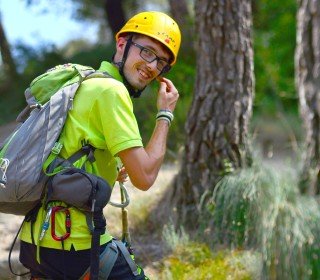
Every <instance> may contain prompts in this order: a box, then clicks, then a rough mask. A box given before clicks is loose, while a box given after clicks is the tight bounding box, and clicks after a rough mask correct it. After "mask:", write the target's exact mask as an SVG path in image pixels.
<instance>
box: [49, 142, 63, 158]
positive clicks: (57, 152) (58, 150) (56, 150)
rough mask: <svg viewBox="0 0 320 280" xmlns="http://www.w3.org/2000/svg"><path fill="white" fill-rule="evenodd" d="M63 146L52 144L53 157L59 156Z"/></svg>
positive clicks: (57, 143)
mask: <svg viewBox="0 0 320 280" xmlns="http://www.w3.org/2000/svg"><path fill="white" fill-rule="evenodd" d="M62 147H63V145H62V144H61V143H59V142H56V143H54V146H53V148H52V149H51V152H52V153H53V154H55V155H58V154H60V151H61V149H62Z"/></svg>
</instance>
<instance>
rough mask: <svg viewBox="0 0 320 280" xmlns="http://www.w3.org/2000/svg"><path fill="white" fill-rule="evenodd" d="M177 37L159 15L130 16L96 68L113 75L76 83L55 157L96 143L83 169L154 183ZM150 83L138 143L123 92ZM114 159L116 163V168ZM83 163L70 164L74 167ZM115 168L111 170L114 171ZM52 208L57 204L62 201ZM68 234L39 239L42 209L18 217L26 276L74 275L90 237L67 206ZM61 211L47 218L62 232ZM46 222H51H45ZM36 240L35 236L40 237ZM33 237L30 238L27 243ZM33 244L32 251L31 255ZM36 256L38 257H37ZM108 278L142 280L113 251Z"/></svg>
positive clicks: (144, 186)
mask: <svg viewBox="0 0 320 280" xmlns="http://www.w3.org/2000/svg"><path fill="white" fill-rule="evenodd" d="M180 41H181V34H180V31H179V27H178V25H177V24H176V22H175V21H174V20H173V19H171V18H170V17H169V16H167V15H166V14H164V13H160V12H143V13H139V14H137V15H135V16H134V17H132V18H131V19H130V20H129V21H128V22H127V23H126V24H125V26H124V27H123V28H122V29H121V30H120V31H119V32H118V34H117V35H116V53H115V55H114V57H113V61H112V63H108V62H102V64H101V67H100V70H101V71H104V72H107V73H109V74H110V75H111V76H112V77H113V78H91V79H88V80H85V81H84V82H83V83H82V84H81V87H80V89H79V90H78V93H77V95H76V98H75V100H74V103H73V109H72V110H70V111H69V113H68V118H67V120H66V123H65V125H64V128H63V131H62V134H61V137H60V140H61V142H62V143H63V148H62V150H61V152H60V156H61V157H63V158H68V157H69V156H71V155H72V154H74V153H75V152H76V151H78V150H79V149H80V148H81V143H82V142H83V141H85V142H87V143H90V144H91V145H92V146H94V147H95V148H96V150H95V152H94V157H95V162H94V163H92V164H91V165H89V166H86V170H87V171H88V172H90V173H93V174H96V175H99V176H101V177H103V178H104V179H105V180H106V181H107V182H108V183H109V184H110V185H113V184H114V183H115V181H116V179H117V177H118V180H120V181H123V180H124V179H125V177H126V175H128V176H129V177H130V180H131V182H132V184H133V185H134V186H135V187H137V188H138V189H140V190H148V189H149V188H150V187H151V186H152V184H153V183H154V181H155V179H156V177H157V175H158V172H159V169H160V167H161V164H162V162H163V159H164V155H165V151H166V138H167V134H168V131H169V126H170V123H171V121H172V120H173V112H174V109H175V106H176V103H177V100H178V97H179V94H178V91H177V89H176V88H175V86H174V84H173V83H172V82H171V81H170V80H168V79H166V78H164V77H162V74H164V73H166V72H168V71H169V69H170V67H171V66H172V65H173V64H174V63H175V62H176V59H177V55H178V51H179V47H180ZM153 80H157V81H158V83H159V90H158V93H157V94H158V98H157V109H158V113H157V114H156V119H155V128H154V132H153V134H152V136H151V138H150V140H149V142H148V144H147V145H146V146H145V147H144V146H143V144H142V140H141V136H140V133H139V129H138V125H137V122H136V118H135V116H134V113H133V108H132V101H131V98H130V95H131V96H135V97H137V96H139V95H140V94H141V92H142V91H143V89H144V88H145V87H146V86H147V85H148V84H150V83H151V82H152V81H153ZM117 157H118V158H120V160H121V162H122V164H123V168H122V169H120V170H121V172H120V173H118V171H117V167H118V168H119V166H117V162H118V160H117ZM82 163H83V161H82V160H79V161H77V162H76V163H75V165H76V166H77V167H80V166H81V165H82ZM118 170H119V169H118ZM54 205H59V206H61V205H62V206H63V207H64V206H65V205H64V204H63V203H62V202H56V203H55V204H54ZM68 211H69V212H68V213H69V214H70V219H71V231H70V236H68V238H66V239H65V240H64V241H63V242H58V241H56V240H54V238H53V236H52V234H50V228H49V230H47V231H46V233H45V235H44V236H43V237H42V238H40V237H39V236H40V232H41V226H42V224H43V221H44V219H45V216H46V212H45V209H44V208H41V209H40V210H39V212H38V214H37V219H36V221H35V222H34V223H33V224H32V226H31V223H30V222H25V223H24V225H23V228H22V231H21V234H20V239H21V250H20V261H21V262H22V264H23V265H24V266H25V267H27V268H28V269H30V271H31V275H32V279H79V278H80V277H81V276H82V275H83V274H84V272H85V271H86V270H87V269H88V267H89V266H90V246H91V245H90V241H91V234H90V231H89V229H88V227H87V222H86V217H85V215H84V214H83V213H82V212H81V211H79V210H77V209H76V208H73V207H69V208H68ZM65 219H66V217H65V213H57V215H56V216H55V231H56V234H57V235H61V236H62V235H63V234H64V233H65V231H66V228H65ZM50 226H51V227H52V225H50ZM40 239H41V240H40ZM32 240H34V243H35V244H33V242H32ZM111 240H112V237H111V236H110V234H109V233H108V232H106V233H105V234H103V235H101V238H100V245H101V249H100V252H103V251H104V249H105V248H106V244H108V243H109V242H111ZM37 249H38V253H39V252H40V253H39V254H37ZM37 256H39V257H40V259H38V260H37ZM108 279H119V280H120V279H121V280H126V279H147V278H145V276H144V273H143V271H142V270H141V269H139V275H136V276H134V275H133V274H132V271H131V269H130V267H129V265H128V263H127V262H126V260H125V259H124V257H123V254H122V253H121V252H120V254H119V256H118V259H117V261H116V263H115V265H114V267H113V269H112V271H111V273H110V276H109V278H108Z"/></svg>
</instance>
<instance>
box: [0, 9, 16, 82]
mask: <svg viewBox="0 0 320 280" xmlns="http://www.w3.org/2000/svg"><path fill="white" fill-rule="evenodd" d="M0 51H1V58H2V63H3V66H4V71H5V73H6V75H7V77H8V79H9V80H11V81H12V80H15V78H16V77H17V69H16V65H15V63H14V60H13V58H12V54H11V50H10V45H9V43H8V40H7V36H6V33H5V31H4V28H3V25H2V19H1V15H0Z"/></svg>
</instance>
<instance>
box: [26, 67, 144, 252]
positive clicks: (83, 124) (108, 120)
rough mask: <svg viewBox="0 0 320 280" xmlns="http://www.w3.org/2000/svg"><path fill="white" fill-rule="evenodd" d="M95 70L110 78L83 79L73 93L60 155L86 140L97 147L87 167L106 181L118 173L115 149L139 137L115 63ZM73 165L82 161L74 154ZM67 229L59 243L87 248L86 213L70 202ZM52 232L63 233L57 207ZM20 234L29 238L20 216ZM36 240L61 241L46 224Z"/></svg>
mask: <svg viewBox="0 0 320 280" xmlns="http://www.w3.org/2000/svg"><path fill="white" fill-rule="evenodd" d="M100 70H102V71H106V72H108V73H109V74H110V75H111V76H112V77H113V78H92V79H88V80H85V81H84V82H83V83H82V84H81V86H80V88H79V90H78V92H77V94H76V97H75V99H74V103H73V108H72V109H71V110H70V111H69V113H68V117H67V120H66V123H65V125H64V129H63V133H62V135H63V137H62V140H63V141H62V142H63V145H64V146H63V148H62V150H61V153H60V155H61V156H62V157H63V158H67V157H69V156H71V155H72V154H74V153H75V152H76V151H78V150H79V149H80V148H81V142H82V141H83V140H86V141H87V142H89V143H90V144H91V145H92V146H94V147H95V148H96V150H95V152H94V155H95V159H96V161H95V162H94V163H93V164H92V166H90V165H88V166H87V167H88V169H87V171H88V172H91V173H93V174H96V175H99V176H101V177H103V178H104V179H105V180H106V181H107V182H108V183H109V184H110V185H111V186H113V185H114V183H115V180H116V178H117V162H118V161H117V158H116V156H117V154H118V153H119V152H120V151H123V150H126V149H128V148H132V147H141V146H142V140H141V136H140V133H139V129H138V125H137V121H136V118H135V116H134V114H133V106H132V101H131V98H130V95H129V93H128V91H127V89H126V87H125V86H124V84H123V83H122V78H121V76H120V74H119V72H118V69H117V68H116V67H115V66H114V65H112V64H110V63H108V62H102V64H101V67H100ZM75 165H76V166H77V167H80V166H81V165H82V161H81V160H79V161H78V162H77V163H76V164H75ZM58 204H61V203H58ZM45 214H46V213H45V210H44V209H40V211H39V213H38V216H37V220H36V222H35V224H34V238H35V241H36V242H38V239H39V238H38V236H39V234H40V232H41V227H42V223H43V220H44V216H45ZM70 215H71V235H70V237H69V238H67V239H66V240H65V241H64V249H65V250H70V248H71V246H72V245H73V247H74V248H75V250H83V249H89V248H90V247H91V246H90V245H91V234H90V231H89V229H88V226H87V222H86V218H85V215H84V214H83V213H82V212H81V211H79V210H77V209H76V208H73V207H71V208H70ZM55 221H56V225H55V231H56V235H64V233H65V214H64V213H57V215H56V219H55ZM20 238H21V240H23V241H25V242H29V243H31V242H32V240H31V229H30V223H29V222H25V223H24V225H23V228H22V231H21V234H20ZM111 238H112V237H111V235H110V234H109V233H108V232H106V233H105V234H104V235H102V236H101V239H100V243H101V244H104V243H106V242H108V241H110V240H111ZM40 246H43V247H47V248H55V249H61V248H62V246H61V242H59V241H55V240H54V239H53V238H52V236H51V225H50V227H49V229H48V230H47V231H46V234H45V236H44V238H43V239H42V240H41V241H40Z"/></svg>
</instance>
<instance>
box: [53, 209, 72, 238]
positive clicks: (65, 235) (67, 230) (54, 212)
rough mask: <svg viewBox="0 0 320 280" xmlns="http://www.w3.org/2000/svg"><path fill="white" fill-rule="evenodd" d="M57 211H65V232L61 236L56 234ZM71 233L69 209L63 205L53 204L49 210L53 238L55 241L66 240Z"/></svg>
mask: <svg viewBox="0 0 320 280" xmlns="http://www.w3.org/2000/svg"><path fill="white" fill-rule="evenodd" d="M57 212H65V214H66V221H65V226H66V233H65V234H64V235H62V236H57V235H56V221H55V220H56V213H57ZM70 233H71V218H70V211H69V209H68V208H67V207H63V206H54V207H52V210H51V236H52V238H53V239H54V240H56V241H64V240H66V239H67V238H68V237H69V236H70Z"/></svg>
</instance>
